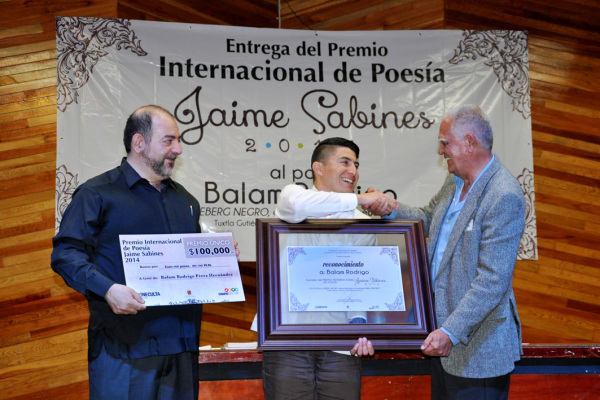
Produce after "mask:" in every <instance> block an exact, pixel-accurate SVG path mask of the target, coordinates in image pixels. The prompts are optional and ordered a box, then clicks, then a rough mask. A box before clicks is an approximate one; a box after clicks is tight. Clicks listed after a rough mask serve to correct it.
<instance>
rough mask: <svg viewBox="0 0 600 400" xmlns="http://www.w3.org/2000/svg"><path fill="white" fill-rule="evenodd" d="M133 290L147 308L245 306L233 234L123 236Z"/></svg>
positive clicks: (125, 264)
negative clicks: (205, 304)
mask: <svg viewBox="0 0 600 400" xmlns="http://www.w3.org/2000/svg"><path fill="white" fill-rule="evenodd" d="M119 243H120V244H121V256H122V257H123V269H124V271H125V281H126V283H127V286H129V287H131V288H132V289H134V290H135V291H136V292H138V293H139V294H140V295H141V296H142V297H143V298H144V300H145V302H146V305H147V306H162V305H179V304H199V303H219V302H228V301H244V300H245V296H244V289H243V287H242V280H241V277H240V270H239V266H238V263H237V257H236V254H235V245H234V242H233V235H232V234H231V232H229V233H187V234H169V235H119Z"/></svg>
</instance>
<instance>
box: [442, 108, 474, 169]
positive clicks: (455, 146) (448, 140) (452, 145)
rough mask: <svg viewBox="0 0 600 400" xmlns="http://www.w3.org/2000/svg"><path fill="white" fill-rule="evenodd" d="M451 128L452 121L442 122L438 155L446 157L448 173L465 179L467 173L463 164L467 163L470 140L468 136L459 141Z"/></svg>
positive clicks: (447, 119) (445, 120)
mask: <svg viewBox="0 0 600 400" xmlns="http://www.w3.org/2000/svg"><path fill="white" fill-rule="evenodd" d="M451 127H452V120H451V119H449V118H446V119H444V120H443V121H442V124H441V125H440V133H439V135H438V142H439V148H438V154H439V155H441V156H444V159H445V160H446V162H447V163H448V172H450V173H452V174H454V175H456V176H458V177H460V178H463V179H464V178H465V174H466V171H463V169H464V168H463V167H464V165H463V164H464V163H465V161H466V156H467V146H468V140H469V139H468V138H467V137H466V136H465V137H464V138H462V139H457V138H456V136H454V134H452V130H451Z"/></svg>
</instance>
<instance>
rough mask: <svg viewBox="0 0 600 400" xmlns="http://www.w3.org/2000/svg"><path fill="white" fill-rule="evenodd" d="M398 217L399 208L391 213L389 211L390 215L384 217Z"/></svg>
mask: <svg viewBox="0 0 600 400" xmlns="http://www.w3.org/2000/svg"><path fill="white" fill-rule="evenodd" d="M397 217H398V210H392V212H391V213H389V214H388V215H384V216H383V217H381V218H383V219H396V218H397Z"/></svg>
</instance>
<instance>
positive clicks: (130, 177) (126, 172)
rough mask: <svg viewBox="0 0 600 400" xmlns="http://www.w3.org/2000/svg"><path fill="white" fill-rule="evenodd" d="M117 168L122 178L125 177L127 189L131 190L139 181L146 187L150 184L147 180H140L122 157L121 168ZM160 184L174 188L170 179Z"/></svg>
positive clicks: (125, 158)
mask: <svg viewBox="0 0 600 400" xmlns="http://www.w3.org/2000/svg"><path fill="white" fill-rule="evenodd" d="M119 168H120V170H121V173H122V174H123V176H125V181H126V182H127V186H128V187H129V188H132V187H133V186H134V185H135V184H136V183H138V182H139V181H144V182H146V183H147V184H148V185H149V184H150V182H148V180H147V179H144V178H142V177H141V176H140V174H138V173H137V171H136V170H135V169H133V167H132V166H131V164H129V163H128V162H127V157H123V159H122V160H121V166H120V167H119ZM162 182H163V183H164V184H166V185H167V186H170V187H174V185H175V183H174V182H173V180H172V179H171V178H166V179H163V181H162Z"/></svg>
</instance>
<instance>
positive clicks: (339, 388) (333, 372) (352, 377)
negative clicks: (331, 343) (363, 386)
mask: <svg viewBox="0 0 600 400" xmlns="http://www.w3.org/2000/svg"><path fill="white" fill-rule="evenodd" d="M263 390H264V392H265V399H266V400H284V399H290V400H291V399H295V400H314V399H319V400H321V399H328V400H333V399H339V400H359V399H360V357H354V356H349V355H344V354H339V353H334V352H333V351H319V350H310V351H265V352H263Z"/></svg>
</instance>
